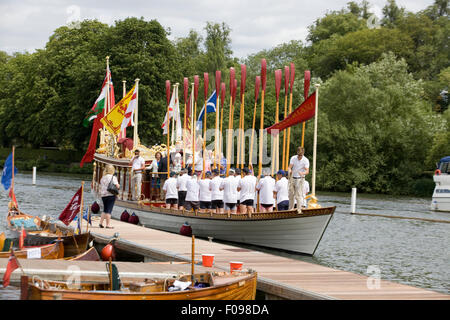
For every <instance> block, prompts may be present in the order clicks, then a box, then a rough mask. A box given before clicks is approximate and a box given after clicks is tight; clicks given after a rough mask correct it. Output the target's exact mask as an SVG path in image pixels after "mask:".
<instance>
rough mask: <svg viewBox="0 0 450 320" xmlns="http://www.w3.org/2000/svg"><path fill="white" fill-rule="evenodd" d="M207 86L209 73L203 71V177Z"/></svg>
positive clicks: (204, 169)
mask: <svg viewBox="0 0 450 320" xmlns="http://www.w3.org/2000/svg"><path fill="white" fill-rule="evenodd" d="M208 88H209V74H208V73H207V72H205V73H204V74H203V92H204V94H205V105H204V109H203V110H204V111H203V174H202V177H203V179H205V173H206V114H207V113H208V112H207V110H206V109H207V105H206V103H207V101H208Z"/></svg>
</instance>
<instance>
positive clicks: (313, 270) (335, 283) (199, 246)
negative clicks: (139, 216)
mask: <svg viewBox="0 0 450 320" xmlns="http://www.w3.org/2000/svg"><path fill="white" fill-rule="evenodd" d="M112 225H113V226H114V229H100V228H98V227H95V222H94V228H93V229H91V232H92V233H93V235H94V236H103V237H104V236H106V237H110V236H112V235H113V234H114V233H115V232H119V234H120V239H126V240H128V241H130V242H133V243H135V244H136V245H138V246H142V247H149V248H154V249H156V250H158V251H159V252H161V251H162V252H166V253H167V258H168V260H170V259H171V257H176V258H182V259H183V258H184V259H185V260H186V261H187V260H190V256H191V240H190V238H189V237H185V236H181V235H178V234H173V233H168V232H164V231H159V230H154V229H150V228H145V227H142V226H136V225H133V224H129V223H124V222H121V221H117V220H113V221H112ZM180 227H181V226H180ZM195 250H196V255H195V259H196V260H198V261H201V254H202V253H212V254H215V266H216V267H220V268H224V269H229V261H242V262H244V268H251V269H254V270H256V271H257V272H258V282H264V280H267V283H270V284H267V283H265V285H261V287H264V291H265V292H266V293H269V294H271V293H278V294H279V295H284V297H288V298H290V299H292V298H295V291H297V292H305V293H306V294H308V293H314V294H317V295H318V296H321V297H323V298H331V299H377V300H379V299H383V300H384V299H389V300H390V299H395V300H407V299H419V300H424V299H450V295H448V294H444V293H440V292H435V291H431V290H425V289H422V288H417V287H413V286H408V285H403V284H399V283H395V282H391V281H386V280H380V282H379V284H380V286H379V289H369V288H368V286H367V283H368V279H369V277H367V276H363V275H358V274H355V273H352V272H347V271H342V270H336V269H332V268H328V267H325V266H321V265H317V264H313V263H308V262H304V261H299V260H295V259H290V258H287V257H282V256H276V255H272V254H269V253H264V252H260V251H254V250H249V249H243V248H237V247H233V246H230V245H226V244H221V243H217V242H214V240H213V241H212V242H209V241H208V240H203V239H197V238H196V243H195ZM143 251H145V248H144V250H143ZM369 281H370V279H369ZM278 285H279V287H278V288H277V286H278ZM258 288H260V286H259V285H258ZM280 288H283V290H280ZM290 288H292V289H293V290H292V292H288V291H289V289H290ZM293 292H294V294H293ZM297 297H298V298H299V299H300V298H302V297H301V294H299V295H298V296H297ZM312 298H313V297H312Z"/></svg>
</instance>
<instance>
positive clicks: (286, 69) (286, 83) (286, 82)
mask: <svg viewBox="0 0 450 320" xmlns="http://www.w3.org/2000/svg"><path fill="white" fill-rule="evenodd" d="M288 90H289V67H288V66H285V67H284V118H283V119H286V117H287V102H288ZM285 163H286V130H283V158H282V162H281V167H282V169H283V170H287V168H286V166H285Z"/></svg>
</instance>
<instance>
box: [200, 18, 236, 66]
mask: <svg viewBox="0 0 450 320" xmlns="http://www.w3.org/2000/svg"><path fill="white" fill-rule="evenodd" d="M205 30H206V38H205V48H206V55H205V59H206V60H205V67H206V71H207V72H215V71H216V70H222V69H225V68H227V67H229V64H230V62H231V61H232V58H231V55H232V54H233V51H232V50H231V38H230V33H231V29H230V27H229V26H228V25H227V24H226V23H225V22H222V24H218V23H212V22H209V21H208V22H207V23H206V27H205Z"/></svg>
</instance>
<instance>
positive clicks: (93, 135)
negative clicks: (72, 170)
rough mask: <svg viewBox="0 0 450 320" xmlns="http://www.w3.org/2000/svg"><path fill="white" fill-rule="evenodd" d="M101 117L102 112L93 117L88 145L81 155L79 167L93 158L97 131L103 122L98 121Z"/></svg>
mask: <svg viewBox="0 0 450 320" xmlns="http://www.w3.org/2000/svg"><path fill="white" fill-rule="evenodd" d="M101 119H103V112H102V113H99V114H98V115H97V118H95V120H94V125H93V126H92V132H91V140H89V146H88V149H87V151H86V154H85V155H84V156H83V159H81V162H80V167H81V168H83V164H84V163H85V162H91V161H92V160H93V159H94V154H95V146H96V145H97V136H98V131H99V130H100V129H101V128H102V127H103V124H102V123H101V121H100V120H101Z"/></svg>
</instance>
